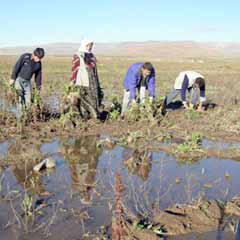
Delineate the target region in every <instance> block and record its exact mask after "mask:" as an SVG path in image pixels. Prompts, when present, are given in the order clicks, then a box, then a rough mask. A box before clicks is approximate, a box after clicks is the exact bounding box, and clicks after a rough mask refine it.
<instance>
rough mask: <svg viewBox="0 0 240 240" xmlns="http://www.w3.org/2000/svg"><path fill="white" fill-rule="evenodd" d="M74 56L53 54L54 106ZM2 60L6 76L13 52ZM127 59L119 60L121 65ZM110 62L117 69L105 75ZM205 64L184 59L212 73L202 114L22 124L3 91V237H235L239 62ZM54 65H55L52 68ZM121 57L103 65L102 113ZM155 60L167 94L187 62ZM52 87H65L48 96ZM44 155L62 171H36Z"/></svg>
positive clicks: (50, 74)
mask: <svg viewBox="0 0 240 240" xmlns="http://www.w3.org/2000/svg"><path fill="white" fill-rule="evenodd" d="M69 60H70V59H68V58H58V59H54V58H50V59H48V60H47V63H48V64H49V65H48V64H46V66H45V67H46V69H47V71H46V73H45V77H46V78H47V79H48V81H47V82H46V85H45V86H47V87H45V89H43V97H44V99H45V102H46V103H48V104H49V103H50V107H53V106H54V107H53V108H56V109H58V108H59V104H58V102H59V99H61V97H62V95H63V89H62V83H63V82H64V81H65V79H66V78H67V76H68V75H67V74H68V70H67V68H66V66H68V65H67V64H68V61H69ZM134 60H135V59H134ZM4 61H5V62H6V63H7V65H6V67H5V68H4V69H3V68H1V67H0V72H1V74H2V75H3V76H5V77H4V79H2V80H4V81H5V80H6V78H7V75H8V71H10V70H6V69H10V68H9V66H10V65H11V64H12V62H13V61H14V58H6V59H5V60H3V59H1V62H4ZM131 61H133V59H122V60H121V62H120V65H121V66H122V67H127V65H128V63H130V62H131ZM109 62H110V63H111V67H112V69H114V71H113V70H112V72H111V71H107V72H105V71H104V70H105V65H107V64H109ZM207 62H208V64H206V65H207V66H203V65H201V64H200V63H194V64H193V63H192V62H188V61H186V62H185V63H183V65H184V67H190V66H192V64H193V65H194V67H195V68H196V69H200V70H202V71H203V72H204V73H205V75H207V77H208V79H209V80H208V88H207V89H208V90H207V94H208V96H209V98H210V104H209V105H208V106H209V108H208V109H206V111H204V112H202V113H197V112H193V111H186V110H184V109H177V110H175V111H169V112H168V113H167V114H166V115H165V116H161V117H160V118H157V119H152V118H151V119H150V120H149V119H145V120H140V121H136V122H135V121H130V120H127V119H121V118H120V117H118V118H117V119H114V120H111V119H103V120H87V121H85V120H84V121H83V120H79V121H77V124H72V123H71V121H70V122H69V121H64V122H63V121H62V120H61V118H60V116H59V114H56V112H55V113H54V114H52V115H50V116H48V118H46V119H40V120H37V121H36V120H34V119H33V120H32V121H30V122H28V123H27V124H21V123H19V122H17V121H16V118H15V113H14V106H11V105H9V103H8V102H7V101H6V99H5V96H6V94H5V92H4V91H0V92H1V102H0V103H1V104H0V105H1V106H4V110H3V108H2V109H1V115H0V182H1V184H0V186H1V188H0V195H1V197H0V209H1V210H0V235H1V239H44V238H46V239H161V238H167V239H198V238H200V239H235V237H236V235H237V234H238V231H239V229H238V225H239V209H240V201H239V197H238V196H239V194H240V193H239V181H240V178H239V171H240V162H239V161H240V134H239V133H240V125H239V117H240V115H239V102H238V98H237V92H236V91H237V90H236V89H237V86H238V84H239V81H237V80H238V65H239V64H238V60H236V61H233V60H226V62H224V61H218V60H207ZM56 63H57V64H58V65H59V68H54V67H53V65H55V64H56ZM118 63H119V59H108V58H103V59H101V61H100V70H99V72H100V75H101V77H102V78H104V79H105V81H104V82H103V85H104V87H105V88H106V91H105V92H106V95H105V98H106V103H105V109H104V111H107V110H108V109H109V104H110V103H111V98H110V95H111V94H120V93H119V92H116V91H115V90H116V87H115V85H117V86H118V85H119V82H120V80H121V79H122V77H123V74H124V71H123V68H121V69H117V68H116V66H117V64H118ZM154 63H155V65H156V66H157V68H159V73H158V83H159V85H158V87H159V88H160V89H164V91H165V89H167V90H169V89H170V85H169V84H166V82H167V81H170V80H171V79H173V77H174V76H175V75H176V74H177V71H178V70H180V69H181V67H182V64H180V63H178V62H177V61H176V62H174V64H173V66H172V62H171V61H169V62H168V61H166V62H164V61H163V62H161V61H157V60H156V61H155V62H154ZM214 69H215V70H214ZM161 71H162V72H164V73H165V75H164V77H163V76H162V75H161V74H160V73H161ZM110 72H111V74H112V75H111V74H110V76H111V77H109V73H110ZM168 72H170V73H171V74H170V73H169V75H167V73H168ZM56 76H57V78H55V77H56ZM107 76H108V78H107ZM112 79H113V82H111V80H112ZM1 84H2V82H1ZM219 84H223V86H224V87H223V89H221V88H219ZM234 84H235V85H234ZM233 85H234V86H236V87H234V89H232V90H229V89H228V88H227V86H228V87H231V86H233ZM1 86H3V85H1ZM53 86H58V88H59V92H57V93H54V94H52V91H53ZM109 86H110V87H109ZM1 89H3V88H1ZM119 89H120V90H122V89H121V87H119ZM167 90H166V91H167ZM220 96H221V97H220ZM2 103H3V104H2ZM6 106H7V108H6ZM105 115H106V114H105ZM46 158H51V159H53V160H54V161H55V162H56V167H55V168H53V169H45V170H43V171H41V172H39V173H35V172H34V171H33V168H34V166H35V165H36V164H38V163H39V162H41V161H42V160H43V159H46ZM117 176H120V179H121V180H120V183H119V182H118V180H119V179H118V180H117ZM117 183H118V184H117Z"/></svg>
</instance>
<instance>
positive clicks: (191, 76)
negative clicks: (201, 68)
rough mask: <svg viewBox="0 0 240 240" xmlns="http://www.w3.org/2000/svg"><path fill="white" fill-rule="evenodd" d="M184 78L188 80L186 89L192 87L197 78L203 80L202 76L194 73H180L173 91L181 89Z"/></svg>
mask: <svg viewBox="0 0 240 240" xmlns="http://www.w3.org/2000/svg"><path fill="white" fill-rule="evenodd" d="M185 76H187V78H188V87H192V86H193V84H194V81H195V80H196V79H197V78H204V77H203V75H201V74H200V73H198V72H195V71H182V72H180V73H179V75H178V77H177V78H176V80H175V84H174V89H177V90H179V89H182V85H183V81H184V77H185Z"/></svg>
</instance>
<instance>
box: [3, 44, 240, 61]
mask: <svg viewBox="0 0 240 240" xmlns="http://www.w3.org/2000/svg"><path fill="white" fill-rule="evenodd" d="M35 47H36V46H23V47H5V48H0V55H16V54H17V55H18V54H21V53H24V52H29V51H32V50H33V49H34V48H35ZM41 47H43V48H45V49H46V52H47V54H48V55H72V54H73V53H74V52H76V51H77V49H78V48H79V43H51V44H43V45H41ZM94 52H95V53H96V54H97V55H105V56H129V57H157V58H176V57H177V58H178V57H240V43H224V42H193V41H176V42H174V41H161V42H159V41H148V42H119V43H96V45H95V49H94Z"/></svg>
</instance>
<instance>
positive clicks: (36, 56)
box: [32, 48, 45, 62]
mask: <svg viewBox="0 0 240 240" xmlns="http://www.w3.org/2000/svg"><path fill="white" fill-rule="evenodd" d="M44 55H45V52H44V49H43V48H36V49H35V50H34V52H33V55H32V59H33V61H34V62H39V61H41V59H42V58H43V57H44Z"/></svg>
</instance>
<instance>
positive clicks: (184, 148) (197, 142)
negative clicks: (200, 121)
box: [175, 133, 203, 153]
mask: <svg viewBox="0 0 240 240" xmlns="http://www.w3.org/2000/svg"><path fill="white" fill-rule="evenodd" d="M201 142H202V138H201V136H200V135H199V134H197V133H192V135H191V137H190V138H189V139H187V140H186V141H185V142H184V143H182V144H179V145H178V146H177V149H176V151H175V152H176V153H188V152H196V151H197V152H202V151H203V149H202V148H201Z"/></svg>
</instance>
